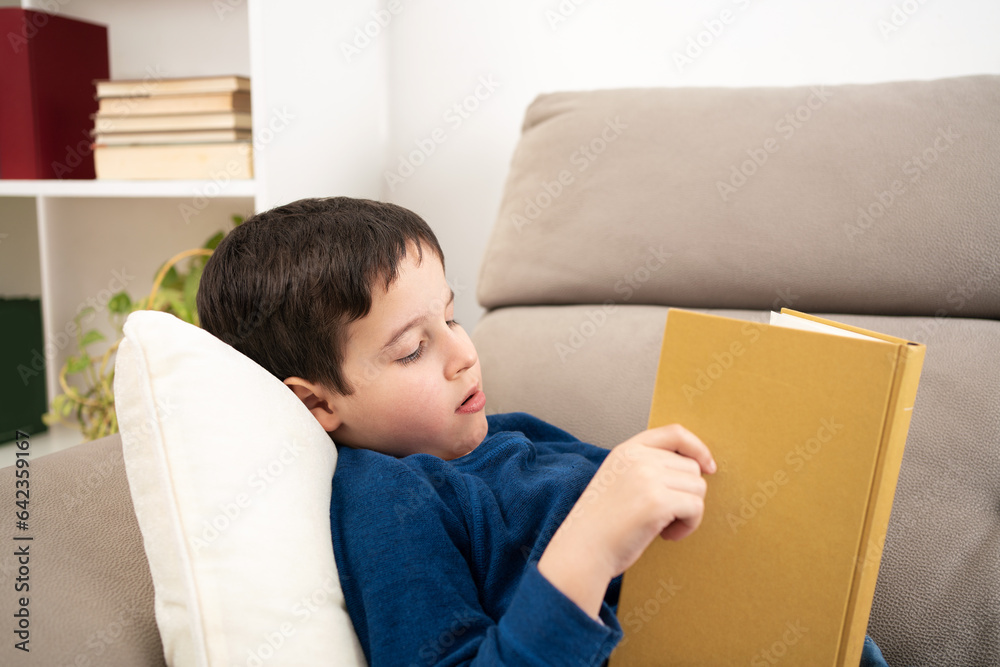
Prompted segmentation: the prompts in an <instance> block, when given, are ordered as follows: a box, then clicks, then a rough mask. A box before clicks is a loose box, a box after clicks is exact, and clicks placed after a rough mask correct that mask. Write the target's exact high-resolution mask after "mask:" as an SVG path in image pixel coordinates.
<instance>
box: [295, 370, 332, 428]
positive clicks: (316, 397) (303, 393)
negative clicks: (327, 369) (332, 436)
mask: <svg viewBox="0 0 1000 667" xmlns="http://www.w3.org/2000/svg"><path fill="white" fill-rule="evenodd" d="M284 382H285V384H286V385H288V386H289V387H290V388H291V390H292V391H293V392H294V393H295V395H296V396H297V397H298V398H299V400H300V401H302V403H303V404H304V405H305V406H306V407H307V408H308V409H309V412H311V413H312V416H313V417H315V418H316V421H318V422H319V423H320V425H321V426H322V427H323V430H324V431H326V432H327V433H331V432H333V431H336V430H337V429H338V428H339V427H340V425H341V423H342V420H341V419H340V416H339V415H338V414H337V410H336V408H335V406H334V395H333V392H331V391H330V390H329V389H327V388H326V387H324V386H323V385H321V384H315V383H313V382H309V381H308V380H303V379H302V378H300V377H290V378H285V380H284Z"/></svg>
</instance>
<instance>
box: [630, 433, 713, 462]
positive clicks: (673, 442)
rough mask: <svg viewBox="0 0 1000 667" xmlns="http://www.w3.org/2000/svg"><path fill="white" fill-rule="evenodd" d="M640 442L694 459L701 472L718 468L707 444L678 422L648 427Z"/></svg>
mask: <svg viewBox="0 0 1000 667" xmlns="http://www.w3.org/2000/svg"><path fill="white" fill-rule="evenodd" d="M643 435H644V436H647V437H644V438H643V440H642V442H643V443H644V444H646V445H648V446H650V447H657V448H659V449H669V450H670V451H674V452H677V453H678V454H682V455H684V456H687V457H689V458H692V459H694V460H695V461H697V462H698V465H699V466H701V469H702V471H703V472H706V473H713V472H715V471H716V470H717V469H718V466H717V465H716V464H715V459H713V458H712V453H711V452H710V451H709V450H708V446H707V445H706V444H705V443H704V442H702V441H701V439H700V438H699V437H698V436H696V435H695V434H694V433H692V432H691V431H689V430H687V429H686V428H684V427H683V426H681V425H680V424H670V425H669V426H660V427H657V428H653V429H649V430H648V431H646V432H645V433H644V434H643Z"/></svg>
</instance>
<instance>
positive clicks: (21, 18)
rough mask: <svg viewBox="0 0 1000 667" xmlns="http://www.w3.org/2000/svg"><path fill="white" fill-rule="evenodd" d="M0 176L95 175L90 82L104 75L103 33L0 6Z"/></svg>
mask: <svg viewBox="0 0 1000 667" xmlns="http://www.w3.org/2000/svg"><path fill="white" fill-rule="evenodd" d="M0 34H2V35H4V36H5V39H4V41H5V42H6V44H5V46H4V48H2V49H0V90H2V91H3V95H2V96H0V178H27V179H38V178H72V179H77V178H94V158H93V155H92V154H91V152H90V141H89V136H90V135H89V132H90V128H91V120H90V117H91V114H93V113H94V112H95V111H96V110H97V101H96V100H95V99H94V83H93V82H94V80H95V79H102V78H107V76H108V31H107V28H105V27H104V26H101V25H97V24H94V23H88V22H86V21H80V20H77V19H71V18H67V17H65V16H57V15H54V14H49V13H46V12H38V11H33V10H27V9H20V8H17V7H3V8H0Z"/></svg>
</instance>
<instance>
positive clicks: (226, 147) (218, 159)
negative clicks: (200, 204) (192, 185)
mask: <svg viewBox="0 0 1000 667" xmlns="http://www.w3.org/2000/svg"><path fill="white" fill-rule="evenodd" d="M94 158H95V160H96V164H97V177H98V178H100V179H118V180H137V179H202V178H204V179H210V178H214V179H220V178H222V177H223V176H225V177H226V178H229V179H247V178H253V146H252V144H250V143H249V142H224V143H216V144H158V145H149V146H101V145H96V146H94Z"/></svg>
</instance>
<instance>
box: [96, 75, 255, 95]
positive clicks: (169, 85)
mask: <svg viewBox="0 0 1000 667" xmlns="http://www.w3.org/2000/svg"><path fill="white" fill-rule="evenodd" d="M102 78H103V79H107V77H106V76H105V77H102ZM249 90H250V79H248V78H247V77H245V76H237V75H223V76H193V77H186V78H172V79H116V80H105V81H98V82H97V97H152V96H157V95H186V94H191V93H233V92H239V91H249Z"/></svg>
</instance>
